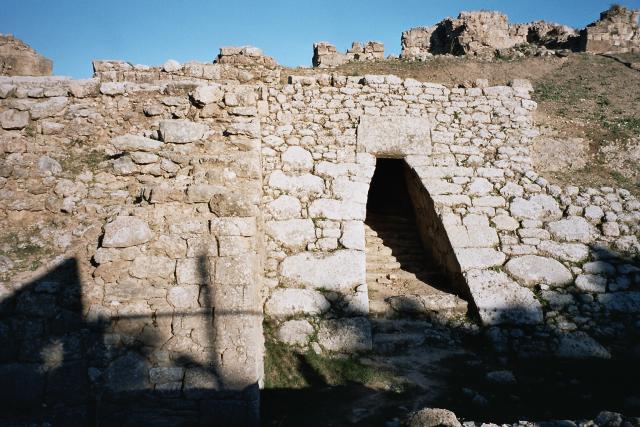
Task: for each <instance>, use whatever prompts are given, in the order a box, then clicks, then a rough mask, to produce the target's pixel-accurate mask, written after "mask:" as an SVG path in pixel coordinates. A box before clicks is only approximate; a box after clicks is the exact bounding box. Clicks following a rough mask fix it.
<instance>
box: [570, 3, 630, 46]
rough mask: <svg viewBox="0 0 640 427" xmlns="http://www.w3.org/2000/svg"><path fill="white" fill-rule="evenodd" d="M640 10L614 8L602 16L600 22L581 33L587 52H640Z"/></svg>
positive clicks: (582, 42) (582, 44) (582, 43)
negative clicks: (639, 21) (639, 20)
mask: <svg viewBox="0 0 640 427" xmlns="http://www.w3.org/2000/svg"><path fill="white" fill-rule="evenodd" d="M639 18H640V10H630V9H627V8H625V7H622V6H612V7H611V8H610V9H609V10H606V11H604V12H602V13H601V14H600V20H598V21H596V22H594V23H592V24H590V25H588V26H587V27H586V28H585V29H584V30H582V31H581V34H580V35H581V48H582V50H583V51H585V52H594V53H611V52H618V53H624V52H640V26H638V19H639Z"/></svg>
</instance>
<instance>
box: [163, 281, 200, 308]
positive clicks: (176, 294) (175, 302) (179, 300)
mask: <svg viewBox="0 0 640 427" xmlns="http://www.w3.org/2000/svg"><path fill="white" fill-rule="evenodd" d="M199 293H200V287H199V286H197V285H184V286H173V287H171V288H169V291H168V292H167V301H168V302H169V304H171V305H172V306H173V307H175V308H176V309H181V310H185V309H192V308H198V307H199V305H198V295H199Z"/></svg>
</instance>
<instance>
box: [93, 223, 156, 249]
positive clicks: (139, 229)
mask: <svg viewBox="0 0 640 427" xmlns="http://www.w3.org/2000/svg"><path fill="white" fill-rule="evenodd" d="M152 237H153V232H152V231H151V229H150V228H149V225H148V224H147V223H146V222H145V221H144V220H143V219H140V218H136V217H133V216H119V217H117V218H116V219H115V220H113V221H111V222H110V223H108V224H106V225H105V226H104V237H103V238H102V247H104V248H127V247H129V246H136V245H141V244H143V243H146V242H148V241H149V240H151V238H152Z"/></svg>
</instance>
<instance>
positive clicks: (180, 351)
mask: <svg viewBox="0 0 640 427" xmlns="http://www.w3.org/2000/svg"><path fill="white" fill-rule="evenodd" d="M500 28H502V27H500ZM502 29H504V28H502ZM499 30H500V29H499V28H497V29H496V31H499ZM500 31H501V30H500ZM505 43H506V41H505ZM473 45H474V44H473V43H472V42H471V41H470V42H469V43H467V44H465V46H473ZM94 70H95V75H94V78H92V79H87V80H71V79H67V78H61V77H3V78H0V153H2V157H1V158H0V194H1V197H0V200H1V202H0V229H2V230H7V233H6V235H3V239H5V240H2V247H1V248H0V249H2V251H3V254H4V253H6V254H8V255H1V256H0V273H1V274H2V276H0V382H1V383H2V384H5V385H7V384H8V386H4V387H2V389H1V390H0V402H1V403H0V404H1V405H3V406H2V411H0V421H2V422H5V421H6V422H7V423H14V424H15V423H25V422H28V423H30V424H34V423H41V424H42V423H51V424H53V425H65V423H67V424H68V423H69V422H71V421H70V420H73V423H74V424H77V425H91V424H92V422H95V420H98V421H99V422H100V424H101V425H139V424H141V423H143V422H148V421H149V419H151V420H156V421H158V423H159V425H207V426H210V425H224V426H228V425H234V423H235V424H237V425H257V423H258V416H259V412H258V408H259V406H258V405H259V387H260V386H261V384H262V379H263V372H262V370H263V349H264V343H263V331H262V325H263V320H264V319H266V320H267V321H268V322H270V324H273V325H274V327H275V329H276V332H277V335H278V336H279V337H280V338H281V339H282V340H283V341H285V342H287V343H289V344H290V345H292V346H295V347H298V348H300V349H311V350H312V351H316V352H318V353H328V354H332V353H342V354H344V353H353V352H360V351H367V350H369V349H370V348H371V345H372V342H371V341H372V338H371V337H372V335H371V328H370V320H369V313H370V311H369V296H368V293H369V290H368V287H367V281H366V256H365V227H364V220H365V217H366V213H367V212H366V206H367V205H366V204H367V198H368V191H369V186H370V182H371V178H372V176H373V174H374V171H375V167H376V159H377V158H394V159H402V160H403V161H404V162H405V163H406V165H407V166H408V170H409V172H410V174H411V177H412V180H413V181H412V182H413V183H414V184H415V185H414V187H415V188H414V190H415V191H416V192H419V194H418V195H417V196H416V194H415V193H414V194H412V198H413V199H414V200H413V201H414V205H415V207H416V211H417V212H418V213H419V218H418V221H417V223H418V226H419V227H420V234H421V235H420V237H421V239H422V241H423V243H424V244H425V246H426V248H427V249H428V251H429V252H430V254H431V256H432V257H434V259H435V261H436V262H437V263H438V264H439V265H440V267H441V268H442V269H443V270H445V272H447V273H448V277H450V278H451V280H450V289H448V291H449V292H450V293H451V294H456V295H458V296H460V297H462V298H465V299H466V300H467V301H468V302H469V306H470V310H471V311H472V313H473V314H475V315H477V318H478V319H479V320H478V322H479V327H481V328H482V330H483V331H484V332H485V333H486V336H487V337H488V338H489V340H490V342H491V344H492V345H493V346H494V348H496V349H497V350H498V351H500V352H505V353H506V352H507V351H510V352H514V353H517V354H519V355H522V356H523V357H533V356H543V357H549V356H552V357H558V358H569V359H572V358H573V359H575V358H578V359H580V358H610V357H615V356H617V355H624V354H625V353H624V352H625V351H626V350H627V349H626V348H625V345H624V343H625V337H627V336H629V335H630V334H634V333H636V332H635V331H637V328H638V320H637V319H638V313H639V312H640V266H639V265H638V262H637V257H638V255H639V254H640V242H639V241H638V236H639V235H640V201H639V200H638V199H637V198H636V197H634V196H633V195H632V194H631V193H630V192H629V191H627V190H624V189H621V188H609V187H603V188H584V187H576V186H567V187H560V186H556V185H552V184H550V183H549V182H548V181H547V180H546V179H544V177H542V176H540V175H538V174H537V173H536V172H535V171H534V170H533V168H532V160H531V157H530V153H529V150H530V146H531V144H532V141H533V139H534V138H535V137H536V136H537V135H538V130H537V128H536V126H535V123H534V121H533V114H534V111H535V109H536V103H535V102H534V101H532V100H531V91H532V89H533V88H532V87H531V84H530V83H529V82H527V81H524V80H514V81H512V82H511V83H510V85H508V86H494V87H489V86H488V85H487V82H486V81H483V80H479V81H477V82H476V83H475V85H474V87H468V88H449V87H445V86H442V85H439V84H433V83H428V82H420V81H416V80H413V79H401V78H398V77H396V76H393V75H386V76H381V75H365V76H342V75H339V74H316V75H308V76H290V77H289V78H288V82H287V83H286V84H285V83H282V82H281V80H280V72H281V69H280V67H278V66H277V65H276V64H275V63H274V62H273V60H272V59H271V58H268V57H266V56H264V55H263V54H262V52H261V51H259V50H257V49H255V48H249V47H242V48H223V49H221V52H220V55H219V56H218V59H217V60H216V62H215V63H196V62H192V63H187V64H179V63H177V62H176V61H171V60H170V61H167V62H166V63H165V64H164V65H163V66H162V67H148V66H142V65H133V64H129V63H126V62H122V61H96V62H95V63H94ZM418 196H419V197H418ZM3 233H4V231H3ZM36 248H47V250H48V251H50V252H49V253H50V256H49V258H48V260H47V262H46V263H45V264H44V265H42V266H39V265H22V264H20V262H21V261H20V259H21V258H20V257H21V256H23V255H24V254H28V253H30V252H33V251H35V250H37V249H36ZM31 270H33V271H31ZM25 409H28V410H25ZM21 417H22V418H21ZM25 417H27V418H28V419H25Z"/></svg>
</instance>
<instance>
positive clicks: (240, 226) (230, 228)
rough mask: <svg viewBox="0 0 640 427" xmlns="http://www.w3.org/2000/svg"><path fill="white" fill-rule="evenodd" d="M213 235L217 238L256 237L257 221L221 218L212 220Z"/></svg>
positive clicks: (253, 219) (247, 218)
mask: <svg viewBox="0 0 640 427" xmlns="http://www.w3.org/2000/svg"><path fill="white" fill-rule="evenodd" d="M210 228H211V234H214V235H216V236H245V237H251V236H255V234H256V231H257V225H256V219H255V218H253V217H246V218H241V217H221V218H213V219H211V224H210Z"/></svg>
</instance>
